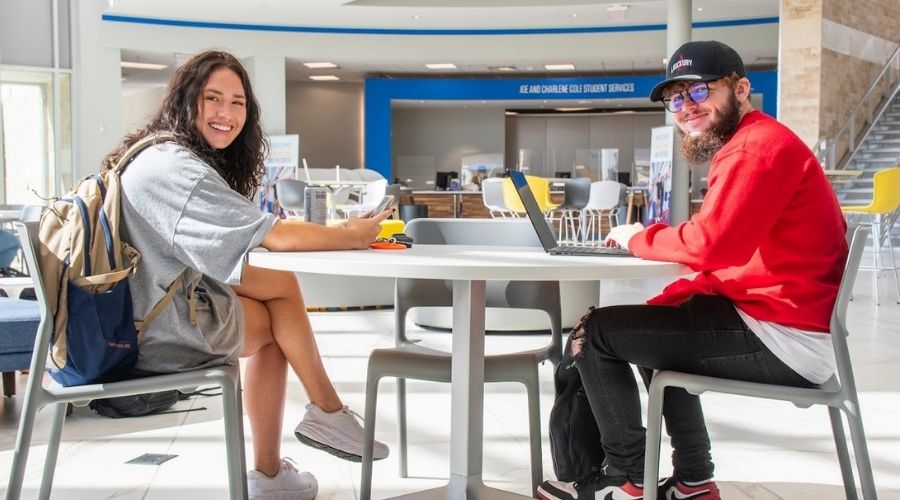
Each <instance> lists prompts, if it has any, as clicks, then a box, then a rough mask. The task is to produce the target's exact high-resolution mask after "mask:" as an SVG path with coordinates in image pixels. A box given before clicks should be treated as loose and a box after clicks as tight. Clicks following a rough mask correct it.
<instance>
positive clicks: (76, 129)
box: [64, 0, 124, 188]
mask: <svg viewBox="0 0 900 500" xmlns="http://www.w3.org/2000/svg"><path fill="white" fill-rule="evenodd" d="M71 5H72V16H73V18H74V19H73V22H72V39H73V41H72V148H73V149H74V150H75V151H74V154H73V158H74V160H75V165H74V169H73V170H74V172H73V173H74V175H75V178H76V179H79V178H81V177H84V176H85V175H87V174H89V173H91V172H96V171H98V169H99V168H100V161H101V160H102V159H103V157H104V156H106V154H107V153H109V152H110V151H111V150H112V149H113V148H114V147H115V146H116V145H117V144H118V143H119V142H120V141H121V140H122V134H123V133H124V132H123V130H122V70H121V68H120V66H119V63H120V61H121V54H120V51H119V49H114V48H109V47H104V46H103V44H102V42H101V31H102V27H101V24H102V21H101V19H100V16H101V14H102V13H103V9H104V7H106V6H107V5H108V4H107V2H106V1H104V0H78V1H75V2H72V4H71ZM66 187H68V186H64V188H66Z"/></svg>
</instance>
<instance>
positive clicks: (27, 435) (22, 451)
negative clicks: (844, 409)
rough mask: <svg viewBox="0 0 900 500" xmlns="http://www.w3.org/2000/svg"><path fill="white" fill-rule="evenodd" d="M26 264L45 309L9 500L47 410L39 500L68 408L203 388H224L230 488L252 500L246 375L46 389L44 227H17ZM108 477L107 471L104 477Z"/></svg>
mask: <svg viewBox="0 0 900 500" xmlns="http://www.w3.org/2000/svg"><path fill="white" fill-rule="evenodd" d="M16 226H17V228H18V231H19V238H20V240H21V242H22V249H23V251H24V252H25V262H26V263H27V264H28V268H29V269H30V270H31V275H32V277H33V278H34V285H35V292H36V294H37V299H38V304H39V306H40V315H41V321H40V327H39V328H38V333H37V336H36V337H35V341H34V344H33V353H32V356H31V375H30V376H29V378H28V388H27V389H26V391H25V401H24V403H23V407H22V414H21V417H20V421H19V431H18V435H17V436H16V448H15V452H14V454H13V460H12V468H11V470H10V473H9V486H8V488H7V491H6V498H7V500H17V499H18V498H19V496H20V495H21V492H22V482H23V479H24V476H25V467H26V465H27V462H28V452H29V451H30V449H31V437H32V432H33V431H34V424H35V419H36V416H37V412H38V410H40V409H41V408H43V407H45V406H51V407H52V408H53V421H52V424H51V426H50V435H49V437H48V439H47V454H46V458H45V459H44V472H43V477H42V479H41V488H40V492H39V494H38V498H41V499H47V498H50V490H51V488H52V486H53V473H54V470H55V469H56V457H57V454H58V452H59V441H60V438H61V436H62V427H63V423H64V422H65V414H66V406H67V403H76V404H86V403H87V402H89V401H91V400H92V399H98V398H110V397H116V396H127V395H132V394H142V393H145V392H153V391H161V390H169V389H187V388H193V387H197V386H200V385H207V386H208V385H215V386H218V387H221V388H222V406H223V414H224V416H225V417H224V420H225V450H226V457H227V459H228V484H229V489H230V491H231V495H230V498H231V500H241V499H246V498H247V476H246V474H247V473H246V459H245V457H244V430H243V417H242V409H241V385H240V371H239V370H238V367H237V366H217V367H212V368H207V369H203V370H192V371H187V372H180V373H171V374H166V375H155V376H151V377H145V378H140V379H133V380H125V381H122V382H112V383H107V384H91V385H81V386H72V387H62V386H60V385H58V384H56V383H50V384H48V385H47V386H44V371H45V369H44V362H45V361H46V359H47V350H48V348H49V346H50V335H51V329H52V326H53V317H52V316H51V315H50V314H49V312H48V309H47V295H46V294H47V292H46V290H45V289H44V286H43V281H42V280H41V270H40V268H39V267H38V265H37V258H36V255H35V248H36V247H37V245H38V244H39V242H38V224H37V223H36V222H31V223H24V224H23V223H17V224H16ZM98 474H102V471H98Z"/></svg>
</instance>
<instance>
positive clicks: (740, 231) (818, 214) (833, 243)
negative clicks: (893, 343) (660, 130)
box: [628, 111, 847, 332]
mask: <svg viewBox="0 0 900 500" xmlns="http://www.w3.org/2000/svg"><path fill="white" fill-rule="evenodd" d="M708 179H709V190H708V192H707V193H706V197H705V199H704V200H703V206H702V208H701V209H700V212H699V213H697V214H695V215H694V216H693V217H691V219H690V220H689V221H687V222H683V223H681V224H679V225H677V226H674V227H670V226H668V225H666V224H653V225H651V226H649V227H648V228H647V229H646V230H644V231H642V232H640V233H638V234H636V235H635V236H634V237H633V238H632V239H631V241H630V242H629V245H628V246H629V249H630V250H631V251H632V252H633V253H634V254H635V255H637V256H638V257H642V258H645V259H652V260H661V261H669V262H681V263H683V264H686V265H688V266H690V267H691V268H692V269H693V270H695V271H699V274H698V275H697V276H696V277H695V278H694V279H692V280H687V279H681V280H678V281H676V282H674V283H672V284H670V285H669V286H667V287H666V288H665V290H663V292H662V294H660V295H659V296H657V297H654V298H653V299H650V300H649V301H648V304H660V305H678V304H680V303H682V302H684V301H685V300H687V299H689V298H690V297H691V296H693V295H696V294H714V295H722V296H725V297H727V298H729V299H731V301H732V302H734V304H735V306H737V307H738V308H740V309H741V310H742V311H744V312H745V313H747V314H749V315H750V316H752V317H754V318H756V319H758V320H760V321H771V322H775V323H779V324H782V325H785V326H790V327H794V328H799V329H802V330H807V331H817V332H827V331H829V321H830V317H831V309H832V307H833V306H834V301H835V299H836V297H837V290H838V286H839V285H840V281H841V276H842V273H843V270H844V263H845V261H846V259H847V242H846V240H845V237H844V234H845V232H846V227H847V226H846V222H845V221H844V217H843V215H842V214H841V210H840V207H839V205H838V203H837V200H836V198H835V195H834V191H833V190H832V187H831V185H830V184H829V182H828V180H827V178H826V177H825V174H824V173H823V172H822V167H821V166H820V165H819V163H818V162H817V161H816V159H815V157H814V156H813V154H812V152H811V151H810V150H809V148H807V147H806V145H804V144H803V142H802V141H801V140H800V138H798V137H797V136H796V135H794V133H793V132H791V131H790V130H789V129H788V128H787V127H785V126H783V125H781V124H780V123H778V122H777V121H775V120H774V119H772V118H771V117H769V116H766V115H765V114H763V113H762V112H760V111H751V112H750V113H748V114H747V115H745V116H744V117H743V119H742V120H741V122H740V125H739V126H738V128H737V130H736V131H735V133H734V135H733V136H732V138H731V139H730V140H729V141H728V142H727V143H726V144H725V146H724V147H723V148H722V149H721V150H719V151H718V152H717V153H716V154H715V156H713V159H712V162H711V164H710V167H709V174H708Z"/></svg>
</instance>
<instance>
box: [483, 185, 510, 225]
mask: <svg viewBox="0 0 900 500" xmlns="http://www.w3.org/2000/svg"><path fill="white" fill-rule="evenodd" d="M481 199H482V201H483V202H484V206H485V207H486V208H487V209H488V212H490V214H491V218H497V217H501V218H506V217H512V216H513V214H512V212H511V211H510V210H509V209H508V208H506V202H504V201H503V179H502V178H501V177H489V178H487V179H483V180H482V181H481Z"/></svg>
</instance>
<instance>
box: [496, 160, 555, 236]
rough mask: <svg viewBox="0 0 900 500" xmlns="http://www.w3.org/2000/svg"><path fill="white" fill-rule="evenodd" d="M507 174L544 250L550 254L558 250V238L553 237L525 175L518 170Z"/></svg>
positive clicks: (509, 171)
mask: <svg viewBox="0 0 900 500" xmlns="http://www.w3.org/2000/svg"><path fill="white" fill-rule="evenodd" d="M507 173H508V174H509V178H510V179H511V180H512V183H513V186H515V188H516V192H517V193H519V198H520V199H521V200H522V205H523V206H524V207H525V213H526V214H528V218H529V219H530V220H531V225H532V226H534V230H535V232H537V235H538V238H539V239H540V240H541V245H542V246H543V247H544V250H546V251H548V252H549V251H550V250H551V249H553V248H556V247H557V243H556V236H554V235H553V230H552V229H551V228H550V224H549V223H547V219H545V218H544V214H543V213H542V212H541V209H540V207H538V204H537V200H535V199H534V193H532V192H531V188H530V187H528V181H527V180H526V179H525V174H523V173H522V172H520V171H518V170H507Z"/></svg>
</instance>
